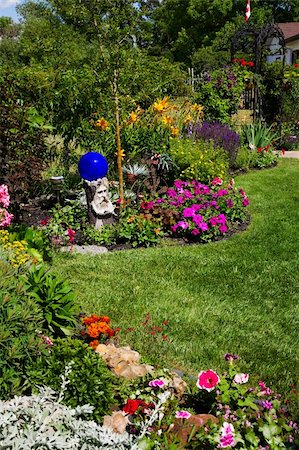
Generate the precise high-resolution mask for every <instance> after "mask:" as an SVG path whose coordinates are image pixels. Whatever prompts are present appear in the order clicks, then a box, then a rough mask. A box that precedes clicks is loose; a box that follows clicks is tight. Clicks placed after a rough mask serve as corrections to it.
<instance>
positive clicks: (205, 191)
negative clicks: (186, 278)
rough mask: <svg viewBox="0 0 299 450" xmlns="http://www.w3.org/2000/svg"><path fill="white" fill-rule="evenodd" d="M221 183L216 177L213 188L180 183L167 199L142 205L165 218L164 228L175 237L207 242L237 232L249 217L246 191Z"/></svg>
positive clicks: (168, 192) (177, 182)
mask: <svg viewBox="0 0 299 450" xmlns="http://www.w3.org/2000/svg"><path fill="white" fill-rule="evenodd" d="M222 183H223V182H222V180H221V179H220V178H215V179H214V180H213V181H212V183H211V186H207V185H204V184H202V183H200V182H199V181H196V180H193V181H192V182H188V181H181V180H177V181H175V183H174V187H173V188H171V189H168V191H167V193H166V195H165V197H162V198H158V199H156V200H154V201H151V202H143V204H142V205H141V206H142V207H143V209H144V210H145V211H146V212H147V213H149V214H152V215H153V216H154V217H159V218H162V222H163V224H164V228H165V229H166V230H167V231H170V232H171V233H172V234H173V235H174V236H180V237H184V238H186V239H188V240H192V241H201V242H208V241H210V240H212V239H214V238H215V237H216V236H221V235H225V234H226V233H227V232H229V231H230V230H234V228H235V227H236V225H237V224H239V223H242V222H244V221H245V220H246V218H247V214H246V211H245V208H246V206H247V205H248V204H249V199H248V198H247V196H246V194H245V192H244V191H243V189H237V188H235V187H234V186H233V183H232V182H231V183H230V184H229V185H227V186H222Z"/></svg>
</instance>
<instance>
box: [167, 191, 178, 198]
mask: <svg viewBox="0 0 299 450" xmlns="http://www.w3.org/2000/svg"><path fill="white" fill-rule="evenodd" d="M166 195H167V196H168V197H171V198H176V196H177V193H176V191H175V190H174V189H168V190H167V192H166Z"/></svg>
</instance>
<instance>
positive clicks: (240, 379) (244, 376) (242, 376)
mask: <svg viewBox="0 0 299 450" xmlns="http://www.w3.org/2000/svg"><path fill="white" fill-rule="evenodd" d="M248 380H249V375H248V373H237V374H236V375H235V376H234V383H236V384H244V383H247V382H248Z"/></svg>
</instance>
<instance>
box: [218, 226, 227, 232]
mask: <svg viewBox="0 0 299 450" xmlns="http://www.w3.org/2000/svg"><path fill="white" fill-rule="evenodd" d="M219 231H220V233H222V234H224V233H227V231H228V228H227V226H226V225H220V227H219Z"/></svg>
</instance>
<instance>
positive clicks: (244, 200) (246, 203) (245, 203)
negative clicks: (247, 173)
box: [242, 197, 249, 206]
mask: <svg viewBox="0 0 299 450" xmlns="http://www.w3.org/2000/svg"><path fill="white" fill-rule="evenodd" d="M242 204H243V206H248V205H249V198H248V197H245V198H244V199H243V201H242Z"/></svg>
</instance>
